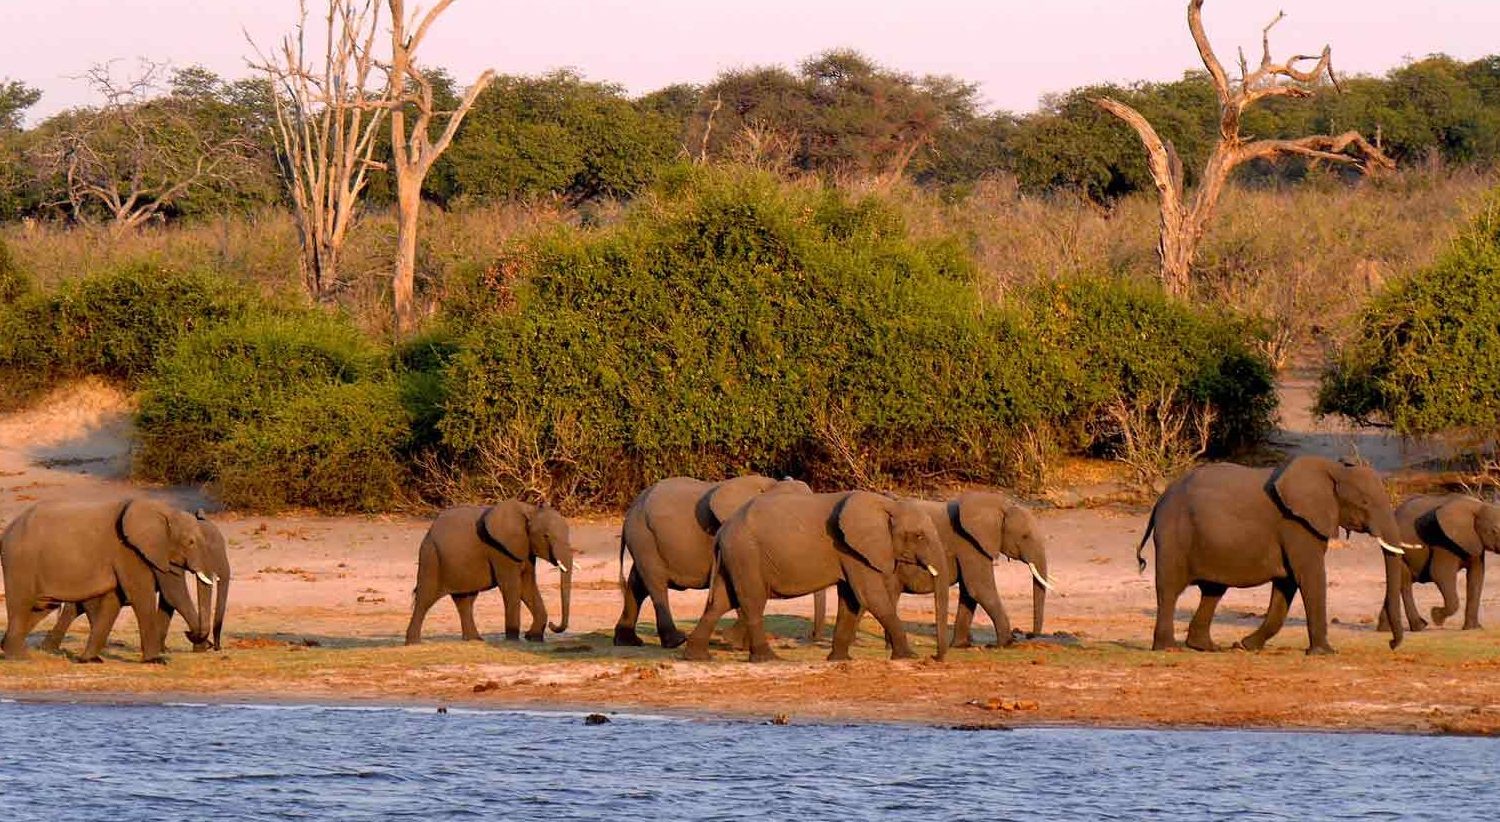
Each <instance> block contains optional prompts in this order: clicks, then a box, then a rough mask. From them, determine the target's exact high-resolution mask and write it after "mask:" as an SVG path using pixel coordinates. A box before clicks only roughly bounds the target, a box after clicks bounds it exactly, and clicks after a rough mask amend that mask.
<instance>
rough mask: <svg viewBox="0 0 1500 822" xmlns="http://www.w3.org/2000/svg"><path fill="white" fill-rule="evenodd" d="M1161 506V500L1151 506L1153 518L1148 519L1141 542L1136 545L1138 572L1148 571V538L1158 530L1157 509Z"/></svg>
mask: <svg viewBox="0 0 1500 822" xmlns="http://www.w3.org/2000/svg"><path fill="white" fill-rule="evenodd" d="M1160 506H1161V500H1157V501H1156V505H1153V506H1151V518H1150V519H1148V520H1146V533H1144V534H1141V544H1140V545H1137V546H1135V564H1136V571H1137V573H1141V574H1144V573H1146V557H1145V551H1146V540H1148V539H1151V534H1152V533H1153V532H1154V531H1156V509H1157V508H1159V507H1160Z"/></svg>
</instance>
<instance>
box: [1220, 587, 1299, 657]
mask: <svg viewBox="0 0 1500 822" xmlns="http://www.w3.org/2000/svg"><path fill="white" fill-rule="evenodd" d="M1296 595H1297V582H1296V580H1293V579H1291V578H1290V577H1287V578H1283V579H1277V580H1272V582H1271V604H1270V605H1269V606H1267V607H1266V618H1265V619H1263V620H1261V623H1260V627H1259V628H1256V629H1255V630H1254V631H1252V632H1251V633H1250V635H1249V636H1247V637H1245V638H1244V639H1242V640H1240V641H1239V642H1236V643H1235V644H1234V645H1235V647H1236V648H1243V649H1245V650H1247V651H1259V650H1260V649H1262V648H1264V647H1266V641H1267V640H1269V639H1270V638H1271V637H1273V636H1276V634H1277V632H1278V631H1280V630H1281V626H1282V625H1283V624H1284V623H1285V622H1286V612H1287V609H1288V608H1289V607H1291V603H1292V597H1294V596H1296Z"/></svg>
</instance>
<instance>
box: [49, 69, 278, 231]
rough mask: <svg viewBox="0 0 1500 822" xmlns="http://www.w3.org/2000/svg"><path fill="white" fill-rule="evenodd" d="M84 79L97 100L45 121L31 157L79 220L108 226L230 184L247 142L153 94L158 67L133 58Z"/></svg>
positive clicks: (185, 105) (190, 103) (237, 131)
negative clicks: (125, 69) (130, 67)
mask: <svg viewBox="0 0 1500 822" xmlns="http://www.w3.org/2000/svg"><path fill="white" fill-rule="evenodd" d="M85 79H86V80H87V81H88V83H89V85H90V86H91V87H92V88H93V89H94V91H95V92H96V93H98V94H99V95H100V96H102V97H103V98H104V102H103V104H101V105H100V106H98V107H94V108H81V109H74V110H72V111H69V112H65V113H63V114H61V115H59V116H56V117H53V118H51V119H50V120H49V121H48V122H47V123H45V124H44V125H43V127H42V129H41V131H42V132H43V135H44V136H42V138H41V140H40V143H39V145H38V146H37V148H36V149H35V152H34V157H35V161H36V164H37V168H38V173H39V175H40V176H41V177H43V178H45V179H46V180H47V181H48V187H49V188H50V189H51V190H52V191H53V192H55V197H54V199H53V200H52V201H51V202H50V203H48V205H53V206H60V207H63V208H65V209H66V210H67V212H68V214H69V216H70V217H71V218H72V219H74V220H76V221H78V222H82V223H90V222H94V221H95V220H96V219H98V218H99V217H101V216H102V217H104V218H106V219H107V220H108V221H109V222H110V226H111V228H112V230H113V231H115V232H116V233H120V232H124V231H128V230H131V229H134V228H137V227H139V226H140V225H142V224H143V223H145V222H146V221H148V220H150V219H152V218H155V217H159V216H162V215H164V214H165V213H166V211H167V210H169V209H171V208H174V207H176V206H177V205H178V203H179V202H180V201H182V200H183V199H185V198H186V197H188V196H189V195H190V194H192V193H193V192H195V191H199V190H202V189H204V188H206V187H209V186H211V185H215V184H222V185H224V186H227V187H230V188H233V187H235V186H237V185H239V184H241V183H242V182H243V180H244V178H245V177H246V176H247V175H248V174H249V173H250V170H251V166H252V163H253V160H252V155H253V153H254V147H253V145H252V143H251V141H250V140H248V139H247V138H246V136H245V134H244V132H243V130H242V129H241V128H239V127H238V126H237V125H236V124H235V123H233V122H225V121H223V120H215V121H213V122H206V121H205V120H204V119H203V118H201V117H199V116H198V115H199V113H200V110H199V107H198V105H197V103H196V102H195V101H194V100H193V99H192V98H191V97H189V96H180V95H175V94H162V88H161V81H162V79H163V78H162V66H161V65H159V64H156V63H150V62H143V63H142V65H141V69H140V71H139V72H138V73H137V74H136V75H135V76H133V77H129V78H125V79H123V80H121V79H116V78H115V77H114V76H113V73H112V71H111V69H110V66H109V65H107V64H105V65H97V66H94V67H93V68H92V69H90V70H89V72H88V74H87V75H85Z"/></svg>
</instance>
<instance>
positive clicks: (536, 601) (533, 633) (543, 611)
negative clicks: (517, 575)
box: [521, 562, 547, 642]
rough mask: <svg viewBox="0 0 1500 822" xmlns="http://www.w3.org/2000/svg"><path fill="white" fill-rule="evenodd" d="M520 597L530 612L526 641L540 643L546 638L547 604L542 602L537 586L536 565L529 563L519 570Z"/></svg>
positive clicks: (539, 589) (540, 591) (540, 592)
mask: <svg viewBox="0 0 1500 822" xmlns="http://www.w3.org/2000/svg"><path fill="white" fill-rule="evenodd" d="M521 597H522V601H523V602H525V603H526V610H528V611H530V612H531V627H529V628H527V629H526V641H527V642H541V641H543V640H545V639H546V638H547V603H545V602H543V601H542V589H541V588H540V587H538V584H537V578H536V565H534V564H532V563H529V562H528V563H526V564H525V566H523V567H522V568H521Z"/></svg>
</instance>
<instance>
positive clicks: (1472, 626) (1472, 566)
mask: <svg viewBox="0 0 1500 822" xmlns="http://www.w3.org/2000/svg"><path fill="white" fill-rule="evenodd" d="M1464 581H1465V582H1466V583H1467V584H1466V590H1465V591H1464V595H1465V596H1466V597H1467V599H1465V600H1464V627H1463V629H1464V630H1465V631H1474V630H1478V629H1479V628H1482V627H1484V626H1482V625H1480V624H1479V598H1480V597H1481V596H1483V595H1484V555H1483V554H1481V555H1480V556H1479V558H1478V559H1475V560H1473V561H1471V562H1470V563H1469V567H1468V570H1466V571H1464Z"/></svg>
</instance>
